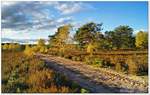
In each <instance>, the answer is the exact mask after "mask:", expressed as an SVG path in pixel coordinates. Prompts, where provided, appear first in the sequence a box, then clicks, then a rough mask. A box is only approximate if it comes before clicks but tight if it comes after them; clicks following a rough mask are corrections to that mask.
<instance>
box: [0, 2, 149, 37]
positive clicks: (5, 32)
mask: <svg viewBox="0 0 150 95" xmlns="http://www.w3.org/2000/svg"><path fill="white" fill-rule="evenodd" d="M88 22H95V23H103V26H102V28H103V30H102V32H105V31H110V30H113V29H114V28H116V27H118V26H119V25H128V26H130V27H131V28H133V30H134V33H137V32H138V31H140V30H143V31H148V2H146V1H145V2H135V1H134V2H131V1H130V2H127V1H126V2H102V1H93V2H92V1H86V2H85V1H82V2H79V1H78V2H73V1H69V2H64V1H47V2H46V1H19V2H18V1H13V2H8V1H7V2H6V1H3V2H2V5H1V28H2V29H1V30H2V38H11V39H39V38H43V39H47V38H48V35H53V34H54V33H55V32H56V31H57V28H58V27H60V26H62V25H65V24H71V25H73V27H74V29H73V30H75V29H77V28H79V27H80V26H82V25H83V24H86V23H88ZM74 33H75V31H71V34H74Z"/></svg>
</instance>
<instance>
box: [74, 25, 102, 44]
mask: <svg viewBox="0 0 150 95" xmlns="http://www.w3.org/2000/svg"><path fill="white" fill-rule="evenodd" d="M101 30H102V23H101V24H96V23H93V22H90V23H87V24H85V25H83V26H81V27H80V28H79V29H78V30H77V31H76V33H75V35H74V39H75V41H77V42H78V43H79V45H80V46H83V47H84V46H87V45H88V44H91V43H97V42H98V40H99V39H100V38H101V37H102V36H103V35H102V34H101V33H100V31H101Z"/></svg>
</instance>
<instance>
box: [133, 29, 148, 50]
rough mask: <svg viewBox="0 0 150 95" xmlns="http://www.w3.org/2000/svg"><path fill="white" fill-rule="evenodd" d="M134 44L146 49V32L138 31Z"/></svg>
mask: <svg viewBox="0 0 150 95" xmlns="http://www.w3.org/2000/svg"><path fill="white" fill-rule="evenodd" d="M135 45H136V47H137V48H141V49H147V48H148V32H143V31H140V32H138V33H137V35H136V42H135Z"/></svg>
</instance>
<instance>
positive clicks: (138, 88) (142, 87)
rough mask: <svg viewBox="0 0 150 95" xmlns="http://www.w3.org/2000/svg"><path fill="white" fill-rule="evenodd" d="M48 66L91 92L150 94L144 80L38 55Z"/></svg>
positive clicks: (58, 58) (59, 58)
mask: <svg viewBox="0 0 150 95" xmlns="http://www.w3.org/2000/svg"><path fill="white" fill-rule="evenodd" d="M37 56H38V57H39V58H41V59H42V60H44V61H45V62H46V63H47V65H48V66H49V67H51V68H53V69H55V70H56V71H58V72H60V73H63V74H64V75H65V76H67V77H68V78H69V79H71V80H72V81H75V82H77V83H78V84H79V85H80V86H81V87H83V88H85V89H88V90H90V91H91V92H95V93H97V92H99V93H112V92H131V93H132V92H142V93H143V92H148V90H147V89H148V84H147V83H146V82H144V81H143V80H142V79H138V78H132V77H129V76H126V75H121V74H119V73H117V72H114V71H113V72H112V71H111V70H108V69H101V68H94V67H92V66H90V65H87V64H83V63H81V62H75V61H71V60H68V59H64V58H61V57H54V56H50V55H41V54H38V55H37Z"/></svg>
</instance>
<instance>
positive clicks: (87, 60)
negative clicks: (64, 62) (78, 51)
mask: <svg viewBox="0 0 150 95" xmlns="http://www.w3.org/2000/svg"><path fill="white" fill-rule="evenodd" d="M85 63H86V64H91V65H96V66H99V67H102V66H103V60H102V59H100V58H96V57H94V56H86V57H85Z"/></svg>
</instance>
